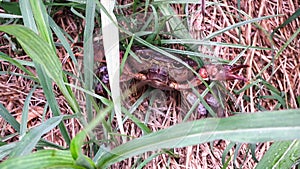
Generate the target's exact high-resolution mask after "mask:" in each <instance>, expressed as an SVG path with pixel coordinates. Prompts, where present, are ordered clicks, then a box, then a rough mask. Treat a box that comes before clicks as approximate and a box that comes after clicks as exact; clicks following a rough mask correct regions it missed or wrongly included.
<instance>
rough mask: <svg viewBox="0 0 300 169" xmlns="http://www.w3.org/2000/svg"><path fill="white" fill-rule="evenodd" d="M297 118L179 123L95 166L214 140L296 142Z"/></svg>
mask: <svg viewBox="0 0 300 169" xmlns="http://www.w3.org/2000/svg"><path fill="white" fill-rule="evenodd" d="M299 118H300V109H294V110H284V111H273V112H259V113H254V114H243V115H239V116H232V117H229V118H223V119H218V118H210V119H204V120H197V121H192V122H187V123H181V124H178V125H175V126H172V127H170V128H168V129H164V130H160V131H158V132H155V133H151V134H148V135H146V136H143V137H141V138H139V139H135V140H132V141H130V142H127V143H125V144H123V145H121V146H119V147H116V148H115V149H113V150H112V151H111V152H107V154H105V155H104V156H103V157H102V158H101V159H100V160H99V162H98V164H97V166H98V167H100V166H101V167H105V166H108V165H110V164H112V163H115V162H117V161H120V160H123V159H126V158H129V157H131V156H134V155H137V154H141V153H144V152H147V151H155V150H160V149H163V148H176V147H185V146H191V145H195V144H201V143H205V142H209V141H214V140H217V139H225V140H230V141H233V142H246V143H256V142H266V141H274V140H292V139H300V135H299V132H300V123H299V120H298V119H299Z"/></svg>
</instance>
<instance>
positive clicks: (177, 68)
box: [99, 49, 248, 114]
mask: <svg viewBox="0 0 300 169" xmlns="http://www.w3.org/2000/svg"><path fill="white" fill-rule="evenodd" d="M133 52H134V53H135V55H136V56H137V57H136V58H135V57H133V56H129V57H128V58H127V61H126V64H125V66H124V70H123V74H122V75H121V82H126V81H129V80H130V79H136V80H139V81H141V82H142V83H143V84H147V85H149V86H152V87H154V88H158V89H162V90H177V91H184V92H183V93H184V95H185V98H187V100H188V102H189V103H190V104H193V102H195V98H196V96H195V95H194V94H192V93H191V91H190V90H191V88H197V87H198V86H200V85H202V84H203V80H241V81H247V79H246V78H244V77H243V76H239V75H236V74H235V73H236V71H238V70H240V69H242V68H246V67H248V66H247V65H232V66H230V65H216V64H207V65H204V66H203V67H201V68H198V64H197V62H195V61H194V60H192V59H189V58H183V57H181V56H177V55H176V57H177V58H178V59H180V60H182V61H183V62H184V63H186V64H187V65H188V66H190V67H191V68H192V69H193V70H194V71H195V72H197V73H198V74H199V76H197V75H195V73H194V72H193V71H191V70H190V69H191V68H188V67H187V66H186V65H184V64H182V62H179V61H177V60H174V59H171V58H169V57H167V56H165V55H162V54H161V53H159V52H156V51H154V50H151V49H134V50H133ZM99 70H101V72H106V71H105V69H104V68H100V69H99ZM104 77H105V78H104ZM106 77H107V76H106V75H104V76H103V77H102V78H101V79H103V78H104V79H105V83H106V84H108V79H107V78H106ZM211 98H212V97H210V96H209V97H206V99H210V100H213V99H211ZM208 103H209V104H211V105H212V106H213V107H218V106H219V104H218V103H217V101H216V100H213V101H208ZM201 106H202V105H199V107H198V109H201V111H202V112H201V114H205V113H204V112H203V108H201Z"/></svg>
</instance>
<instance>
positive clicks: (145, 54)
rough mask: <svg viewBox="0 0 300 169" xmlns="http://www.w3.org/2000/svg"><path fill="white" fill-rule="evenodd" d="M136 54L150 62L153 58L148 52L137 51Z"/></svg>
mask: <svg viewBox="0 0 300 169" xmlns="http://www.w3.org/2000/svg"><path fill="white" fill-rule="evenodd" d="M135 54H136V55H137V56H138V57H140V58H141V59H144V60H149V59H150V58H151V53H149V52H148V51H144V50H136V51H135Z"/></svg>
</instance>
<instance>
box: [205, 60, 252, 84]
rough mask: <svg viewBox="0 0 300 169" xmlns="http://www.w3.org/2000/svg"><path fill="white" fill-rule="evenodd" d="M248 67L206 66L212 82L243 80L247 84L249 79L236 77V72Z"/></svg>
mask: <svg viewBox="0 0 300 169" xmlns="http://www.w3.org/2000/svg"><path fill="white" fill-rule="evenodd" d="M246 67H248V65H232V66H231V65H213V64H209V65H205V66H204V68H205V70H206V72H207V76H208V77H209V79H210V80H242V81H245V82H247V81H248V79H247V78H244V77H243V76H239V75H236V74H235V72H237V71H238V70H240V69H242V68H246Z"/></svg>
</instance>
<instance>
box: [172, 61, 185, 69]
mask: <svg viewBox="0 0 300 169" xmlns="http://www.w3.org/2000/svg"><path fill="white" fill-rule="evenodd" d="M172 65H173V66H174V67H175V68H182V67H183V64H181V63H179V62H173V63H172Z"/></svg>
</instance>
